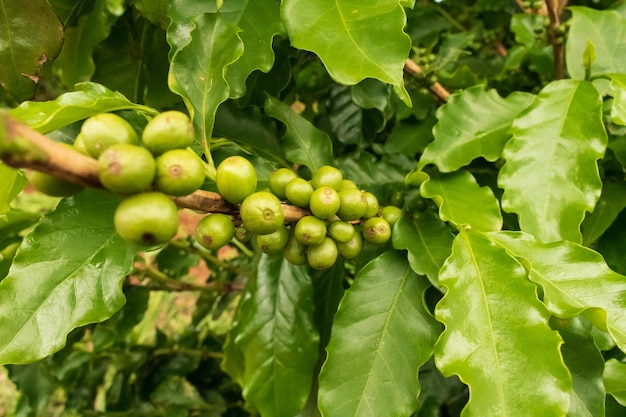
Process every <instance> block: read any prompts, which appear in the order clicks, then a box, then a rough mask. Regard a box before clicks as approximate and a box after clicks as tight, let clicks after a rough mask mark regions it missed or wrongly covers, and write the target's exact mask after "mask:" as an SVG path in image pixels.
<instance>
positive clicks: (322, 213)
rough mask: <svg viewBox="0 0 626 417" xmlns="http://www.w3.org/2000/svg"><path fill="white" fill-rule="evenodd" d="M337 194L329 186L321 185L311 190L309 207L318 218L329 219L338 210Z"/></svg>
mask: <svg viewBox="0 0 626 417" xmlns="http://www.w3.org/2000/svg"><path fill="white" fill-rule="evenodd" d="M339 206H340V200H339V194H338V193H337V191H335V190H334V189H333V188H331V187H321V188H318V189H317V190H315V191H313V194H312V195H311V201H310V202H309V208H310V210H311V212H312V213H313V214H314V215H315V216H316V217H319V218H320V219H329V218H331V217H333V216H334V215H335V214H336V213H337V210H339Z"/></svg>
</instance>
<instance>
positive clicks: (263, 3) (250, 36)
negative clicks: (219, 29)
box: [219, 0, 284, 97]
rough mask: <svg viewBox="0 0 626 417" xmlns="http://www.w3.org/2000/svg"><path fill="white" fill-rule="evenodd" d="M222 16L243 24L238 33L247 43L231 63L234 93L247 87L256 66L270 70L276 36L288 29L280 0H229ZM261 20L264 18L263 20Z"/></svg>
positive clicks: (230, 80) (263, 69)
mask: <svg viewBox="0 0 626 417" xmlns="http://www.w3.org/2000/svg"><path fill="white" fill-rule="evenodd" d="M219 14H220V16H223V17H224V18H225V19H228V20H229V21H230V22H232V23H233V24H235V25H236V26H237V27H238V28H239V32H238V33H236V34H235V36H237V37H238V38H240V39H241V42H242V44H243V54H242V55H241V57H240V58H239V59H238V60H237V61H236V62H234V63H233V64H232V65H230V66H229V67H228V72H227V74H226V79H227V82H228V85H229V86H230V96H231V97H241V96H242V95H243V94H244V93H245V91H246V78H248V75H250V73H252V72H253V71H255V70H260V71H262V72H268V71H269V70H270V69H271V68H272V65H273V64H274V50H273V49H272V40H273V39H274V36H275V35H279V34H282V33H283V32H284V28H283V25H282V23H281V19H280V2H277V1H275V0H237V1H226V2H224V4H223V5H222V7H221V8H220V9H219ZM259 22H263V23H262V24H259Z"/></svg>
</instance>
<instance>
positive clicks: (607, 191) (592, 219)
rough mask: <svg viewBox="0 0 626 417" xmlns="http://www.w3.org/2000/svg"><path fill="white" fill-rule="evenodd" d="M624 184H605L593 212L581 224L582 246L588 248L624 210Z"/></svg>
mask: <svg viewBox="0 0 626 417" xmlns="http://www.w3.org/2000/svg"><path fill="white" fill-rule="evenodd" d="M625 189H626V184H624V183H623V182H619V183H615V182H605V183H604V184H603V185H602V194H601V195H600V199H599V200H598V203H597V204H596V207H595V209H594V210H593V212H591V213H589V214H587V216H585V220H584V221H583V223H582V233H583V241H582V243H583V245H585V246H589V245H590V244H591V243H593V242H595V241H596V240H598V238H599V237H600V236H602V234H603V233H604V232H606V230H607V229H608V228H609V227H610V226H611V224H612V223H613V222H614V221H615V219H616V218H617V215H618V214H619V213H620V212H621V211H622V210H624V208H626V193H624V190H625Z"/></svg>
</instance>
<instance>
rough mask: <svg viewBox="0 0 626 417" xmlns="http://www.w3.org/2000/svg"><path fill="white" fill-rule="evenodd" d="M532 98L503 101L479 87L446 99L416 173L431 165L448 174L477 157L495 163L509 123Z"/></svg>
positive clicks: (512, 97)
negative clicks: (431, 140)
mask: <svg viewBox="0 0 626 417" xmlns="http://www.w3.org/2000/svg"><path fill="white" fill-rule="evenodd" d="M533 97H534V96H533V95H532V94H528V93H521V92H520V93H514V94H511V95H510V96H508V97H507V98H506V99H503V98H502V97H500V96H499V95H498V93H497V92H496V90H488V91H485V88H484V86H481V85H478V86H475V87H470V88H468V89H466V90H463V91H462V92H460V93H458V94H454V95H452V96H450V98H449V99H448V101H447V103H446V104H444V105H443V106H441V107H440V108H439V109H438V110H437V118H438V119H439V122H438V123H437V124H436V125H435V127H434V128H433V133H434V136H435V140H434V141H433V142H431V143H430V144H429V145H428V146H427V147H426V150H425V151H424V154H423V155H422V157H421V158H420V160H419V163H418V169H421V168H423V167H425V166H426V165H428V164H431V163H432V164H435V165H436V166H437V168H438V169H439V171H440V172H452V171H456V170H457V169H459V168H461V167H462V166H465V165H468V164H469V163H470V162H472V161H473V160H474V159H476V158H479V157H483V158H485V159H486V160H488V161H492V162H493V161H495V160H497V159H498V158H500V156H501V155H502V149H503V148H504V145H505V144H506V142H507V141H508V140H509V139H510V137H511V134H510V133H509V128H510V126H511V123H512V122H513V120H515V118H516V117H517V115H519V114H520V113H521V112H522V111H523V110H524V109H525V108H527V107H528V106H529V105H530V104H531V103H532V101H533Z"/></svg>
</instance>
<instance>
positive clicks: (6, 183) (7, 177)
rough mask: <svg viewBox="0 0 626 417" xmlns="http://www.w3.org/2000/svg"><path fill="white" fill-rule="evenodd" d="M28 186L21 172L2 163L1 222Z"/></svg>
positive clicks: (0, 183)
mask: <svg viewBox="0 0 626 417" xmlns="http://www.w3.org/2000/svg"><path fill="white" fill-rule="evenodd" d="M25 185H26V180H25V179H24V177H23V176H21V175H20V173H19V171H18V170H17V169H15V168H11V167H9V166H7V165H4V164H3V163H0V221H2V217H1V216H2V215H3V214H4V213H6V212H7V211H9V203H10V202H11V201H12V200H13V199H14V198H15V196H16V195H18V194H19V192H20V191H22V189H23V188H24V186H25Z"/></svg>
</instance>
